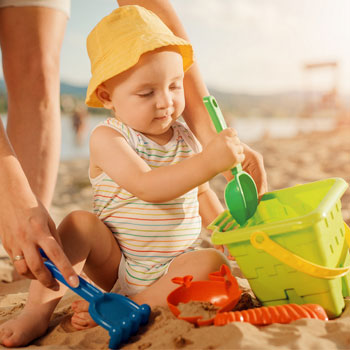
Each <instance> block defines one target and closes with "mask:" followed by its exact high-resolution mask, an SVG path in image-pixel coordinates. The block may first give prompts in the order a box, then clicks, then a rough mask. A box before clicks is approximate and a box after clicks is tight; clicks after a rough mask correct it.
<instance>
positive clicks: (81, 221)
mask: <svg viewBox="0 0 350 350" xmlns="http://www.w3.org/2000/svg"><path fill="white" fill-rule="evenodd" d="M58 232H59V234H60V237H61V241H62V245H63V248H64V251H65V253H66V254H67V256H68V257H69V259H70V261H71V263H72V265H73V266H74V268H75V270H76V271H77V273H79V272H81V270H82V269H83V267H84V271H85V272H86V274H87V275H88V276H89V277H90V278H91V279H92V280H93V281H94V282H95V283H96V284H97V285H98V286H100V287H101V288H102V289H104V290H110V289H111V288H112V287H113V285H114V283H115V281H116V279H117V278H118V266H119V262H120V258H121V252H120V249H119V246H118V243H117V241H116V240H115V238H114V237H113V235H112V233H111V231H110V230H109V229H108V228H107V226H105V225H104V224H103V223H102V222H101V221H100V220H99V219H98V218H97V217H96V216H95V215H93V214H91V213H88V212H83V211H78V212H73V213H72V214H70V215H68V216H67V217H66V218H65V219H64V220H63V221H62V223H61V224H60V226H59V227H58ZM66 290H67V287H65V286H64V285H62V284H61V285H60V287H59V290H58V291H53V290H51V289H48V288H45V287H44V286H43V285H42V284H41V283H40V282H38V281H33V282H32V283H31V286H30V290H29V296H28V300H27V303H26V305H25V307H24V309H23V311H22V312H21V314H20V315H19V316H18V317H17V318H15V319H12V320H9V321H7V322H5V323H4V324H2V325H0V344H4V345H5V346H8V347H15V346H23V345H26V344H28V343H29V342H31V341H32V340H33V339H35V338H37V337H39V336H41V335H42V334H43V333H45V331H46V329H47V327H48V325H49V321H50V317H51V315H52V313H53V311H54V309H55V307H56V305H57V303H58V302H59V300H60V298H61V297H62V296H63V295H64V293H65V292H66Z"/></svg>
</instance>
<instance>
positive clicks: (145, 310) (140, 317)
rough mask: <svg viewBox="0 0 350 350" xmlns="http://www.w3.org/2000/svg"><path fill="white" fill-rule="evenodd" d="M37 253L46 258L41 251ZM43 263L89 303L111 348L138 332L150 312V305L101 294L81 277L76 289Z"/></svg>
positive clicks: (51, 267) (48, 264) (109, 294)
mask: <svg viewBox="0 0 350 350" xmlns="http://www.w3.org/2000/svg"><path fill="white" fill-rule="evenodd" d="M40 252H41V255H42V256H43V257H44V258H47V256H46V254H45V253H44V252H43V251H42V250H40ZM44 264H45V266H46V267H47V268H48V269H49V271H50V272H51V273H52V275H53V277H54V278H56V279H57V280H58V281H60V282H62V283H63V284H65V285H66V286H67V287H68V288H70V289H71V290H72V291H73V292H75V293H77V294H78V295H80V296H81V297H82V298H84V299H85V300H87V301H88V302H89V303H90V306H89V313H90V315H91V317H92V319H93V320H94V321H95V322H96V323H97V324H99V325H100V326H101V327H103V328H105V329H106V330H108V332H109V335H110V342H109V348H110V349H117V348H118V346H119V344H121V343H124V342H126V341H127V340H128V339H129V337H130V335H132V334H135V333H136V332H137V330H138V329H139V326H140V325H143V324H146V323H147V322H148V318H149V315H150V313H151V308H150V307H149V305H147V304H143V305H141V306H140V305H138V304H137V303H135V302H133V301H132V300H130V299H129V298H127V297H125V296H123V295H119V294H114V293H103V292H101V291H100V290H99V289H97V288H96V287H95V286H93V285H92V284H91V283H89V282H87V281H86V280H84V279H83V278H81V277H80V276H79V282H80V283H79V286H78V287H77V288H73V287H71V286H70V285H69V284H68V283H67V282H66V280H65V279H64V277H63V276H62V274H61V272H60V271H59V270H58V269H57V267H56V266H55V265H54V264H53V263H52V262H51V261H50V260H46V261H44Z"/></svg>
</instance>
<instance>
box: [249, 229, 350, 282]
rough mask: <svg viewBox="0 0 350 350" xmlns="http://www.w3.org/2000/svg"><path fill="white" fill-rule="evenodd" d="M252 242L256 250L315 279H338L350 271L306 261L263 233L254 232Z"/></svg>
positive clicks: (349, 237) (348, 234)
mask: <svg viewBox="0 0 350 350" xmlns="http://www.w3.org/2000/svg"><path fill="white" fill-rule="evenodd" d="M344 226H345V240H346V242H347V245H348V246H349V247H350V228H349V227H348V226H347V225H346V223H345V222H344ZM250 242H251V244H252V245H253V246H254V247H255V248H257V249H262V250H264V251H265V252H266V253H268V254H270V255H271V256H273V257H274V258H276V259H277V260H279V261H281V262H283V263H284V264H286V265H288V266H290V267H292V268H294V269H295V270H298V271H301V272H304V273H306V274H308V275H310V276H313V277H318V278H324V279H334V278H337V277H342V276H344V275H346V274H347V273H348V272H349V271H350V266H346V267H339V268H330V267H325V266H321V265H317V264H314V263H312V262H310V261H308V260H305V259H303V258H301V257H300V256H298V255H295V254H293V253H291V252H290V251H289V250H287V249H285V248H283V247H281V246H280V245H279V244H278V243H276V242H274V241H273V240H272V239H270V238H269V236H268V235H267V234H266V233H265V232H263V231H256V232H253V233H252V235H251V236H250Z"/></svg>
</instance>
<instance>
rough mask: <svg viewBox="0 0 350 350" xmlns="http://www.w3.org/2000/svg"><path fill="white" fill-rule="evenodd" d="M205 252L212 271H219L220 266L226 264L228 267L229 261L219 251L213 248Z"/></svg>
mask: <svg viewBox="0 0 350 350" xmlns="http://www.w3.org/2000/svg"><path fill="white" fill-rule="evenodd" d="M205 251H206V255H207V259H208V262H210V264H211V265H213V268H214V269H217V270H219V269H220V267H221V265H222V264H226V265H228V266H229V264H230V262H229V260H228V259H227V258H226V256H225V255H224V254H223V253H222V252H220V251H219V250H217V249H215V248H207V249H206V250H205Z"/></svg>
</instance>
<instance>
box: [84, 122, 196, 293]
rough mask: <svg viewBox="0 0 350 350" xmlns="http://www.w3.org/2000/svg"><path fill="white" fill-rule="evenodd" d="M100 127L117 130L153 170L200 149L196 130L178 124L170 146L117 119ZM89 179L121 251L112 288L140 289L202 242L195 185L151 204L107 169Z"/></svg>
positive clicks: (120, 290)
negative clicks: (163, 200) (163, 201)
mask: <svg viewBox="0 0 350 350" xmlns="http://www.w3.org/2000/svg"><path fill="white" fill-rule="evenodd" d="M100 126H107V127H110V128H113V129H115V130H117V131H118V132H119V133H120V134H121V135H123V136H124V137H125V139H126V141H127V142H128V143H129V144H130V146H131V147H132V148H133V149H134V150H135V152H136V153H137V154H138V155H139V156H140V157H141V158H142V159H143V160H144V161H145V162H146V163H147V164H148V165H149V166H150V167H151V168H152V169H154V168H158V167H161V166H167V165H171V164H176V163H178V162H180V161H182V160H184V159H186V158H188V157H191V156H192V155H193V154H194V153H197V152H199V151H200V148H199V147H200V146H199V144H198V142H196V140H195V138H194V136H193V135H192V133H191V132H190V131H189V130H188V129H187V128H186V126H185V125H184V124H182V123H180V122H176V123H175V124H174V125H173V126H172V128H173V131H174V132H173V137H172V138H171V140H170V141H169V142H168V143H167V144H166V145H158V144H157V143H155V142H154V141H152V140H150V139H149V138H147V137H146V136H144V135H143V134H141V133H140V132H137V131H134V130H133V129H131V128H129V127H128V126H126V125H125V124H123V123H121V122H120V121H118V120H117V119H115V118H109V119H107V120H106V121H104V122H103V123H101V124H99V125H98V126H97V127H100ZM90 180H91V183H92V187H93V193H94V212H95V214H96V215H97V216H98V217H99V219H100V220H102V221H103V222H104V223H105V224H106V225H107V226H108V227H109V228H110V230H111V231H112V232H113V234H114V235H115V237H116V238H117V240H118V243H119V246H120V249H121V251H122V253H123V258H122V261H121V263H120V266H119V278H118V282H117V284H116V286H115V287H114V288H113V289H112V290H113V291H114V292H118V293H120V294H124V295H134V294H136V293H138V292H139V291H141V290H143V289H144V288H146V287H147V286H149V285H151V284H152V283H154V282H155V281H157V280H158V279H159V278H160V277H161V276H162V275H163V274H164V273H165V272H166V271H167V269H168V267H169V265H170V263H171V261H172V260H173V259H174V258H175V257H177V256H178V255H180V254H182V253H184V252H187V251H191V250H193V249H195V247H196V245H198V244H196V243H195V241H196V240H197V239H198V237H199V234H200V231H201V217H200V216H199V204H198V198H197V192H198V190H197V188H195V189H193V190H191V191H189V192H188V193H186V194H184V195H182V196H181V197H179V198H176V199H174V200H171V201H169V202H166V203H149V202H145V201H143V200H141V199H139V198H137V197H135V196H134V195H132V194H131V193H129V192H128V191H126V190H125V189H123V188H121V187H120V186H119V185H118V184H117V183H115V182H114V181H113V180H112V179H111V178H110V177H109V176H108V175H107V174H105V173H102V174H100V175H99V176H97V177H95V178H93V179H90ZM169 186H172V179H171V178H169Z"/></svg>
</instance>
